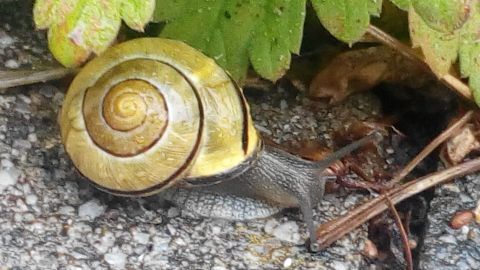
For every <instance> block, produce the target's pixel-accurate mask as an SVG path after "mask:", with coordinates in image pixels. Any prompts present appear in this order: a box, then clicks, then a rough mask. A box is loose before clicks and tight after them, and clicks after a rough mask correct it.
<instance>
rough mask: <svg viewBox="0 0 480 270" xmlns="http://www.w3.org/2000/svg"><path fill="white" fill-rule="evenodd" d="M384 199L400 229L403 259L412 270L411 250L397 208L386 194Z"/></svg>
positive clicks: (409, 269)
mask: <svg viewBox="0 0 480 270" xmlns="http://www.w3.org/2000/svg"><path fill="white" fill-rule="evenodd" d="M384 197H385V201H386V202H387V203H388V207H389V208H390V210H391V211H392V214H393V217H394V218H395V223H397V227H398V230H399V231H400V235H401V236H402V243H403V249H404V252H405V261H406V262H407V269H408V270H413V260H412V251H411V250H410V245H409V243H408V235H407V232H406V231H405V227H404V226H403V224H402V219H401V218H400V216H399V215H398V212H397V209H396V208H395V205H393V203H392V201H391V200H390V198H389V197H388V194H385V195H384Z"/></svg>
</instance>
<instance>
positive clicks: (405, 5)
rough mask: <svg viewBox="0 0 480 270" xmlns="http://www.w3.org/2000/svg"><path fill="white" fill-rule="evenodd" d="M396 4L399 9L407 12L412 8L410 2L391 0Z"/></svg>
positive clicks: (407, 0) (408, 0)
mask: <svg viewBox="0 0 480 270" xmlns="http://www.w3.org/2000/svg"><path fill="white" fill-rule="evenodd" d="M390 2H392V3H394V4H395V5H396V6H397V7H398V8H399V9H403V10H405V11H407V10H408V9H409V8H410V2H411V1H410V0H390Z"/></svg>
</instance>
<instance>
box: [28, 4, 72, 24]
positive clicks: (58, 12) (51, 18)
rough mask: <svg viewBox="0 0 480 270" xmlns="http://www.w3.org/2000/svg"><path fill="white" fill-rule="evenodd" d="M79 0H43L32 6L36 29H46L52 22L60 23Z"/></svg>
mask: <svg viewBox="0 0 480 270" xmlns="http://www.w3.org/2000/svg"><path fill="white" fill-rule="evenodd" d="M78 2H79V0H48V1H47V0H43V1H36V2H35V4H34V6H33V17H34V19H35V25H36V27H37V28H38V29H46V28H48V27H50V26H51V25H53V24H61V23H63V22H64V21H65V20H66V16H67V15H68V14H70V13H71V12H73V10H74V9H75V7H76V6H77V4H78Z"/></svg>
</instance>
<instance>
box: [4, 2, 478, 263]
mask: <svg viewBox="0 0 480 270" xmlns="http://www.w3.org/2000/svg"><path fill="white" fill-rule="evenodd" d="M15 2H16V3H15ZM5 3H7V4H5ZM18 3H20V4H18ZM2 4H4V5H19V7H21V8H22V9H18V10H17V9H16V12H8V11H6V10H5V9H2V6H1V5H2ZM30 6H31V1H12V0H0V71H2V70H12V69H13V70H18V69H30V68H36V67H37V66H38V65H39V64H41V65H45V64H46V65H47V66H48V65H51V64H53V63H54V61H53V59H52V57H51V55H50V54H49V53H48V49H47V46H46V39H45V35H44V33H42V32H34V31H33V28H32V23H31V16H30V13H29V12H28V7H30ZM23 8H25V10H23ZM0 88H1V86H0ZM64 91H65V88H64V87H62V88H58V87H57V86H55V85H53V84H38V85H34V86H29V87H18V88H15V89H8V90H1V95H0V270H4V269H216V270H221V269H368V268H372V269H374V267H373V266H370V265H369V264H368V263H367V262H366V261H365V260H364V258H363V257H362V256H361V255H360V252H361V250H362V249H363V245H364V242H365V240H366V237H367V233H366V228H365V227H362V228H359V229H357V230H355V231H353V232H352V233H350V234H349V235H347V236H346V237H344V238H342V239H341V240H339V241H338V242H337V243H335V244H334V245H333V246H332V247H331V248H329V249H328V250H326V251H324V252H322V253H321V254H317V255H312V254H309V253H307V252H306V250H305V248H304V246H303V242H304V241H305V239H306V238H307V234H306V228H305V224H304V223H303V222H302V220H301V217H300V216H299V214H298V213H297V212H284V213H282V214H279V215H276V216H274V217H271V218H268V219H266V220H258V221H252V222H230V221H223V220H214V219H203V218H198V217H195V216H194V215H193V214H192V213H188V212H186V211H182V210H181V209H178V208H175V207H171V206H169V204H167V203H165V202H164V201H163V200H161V198H159V197H157V196H153V197H149V198H137V199H128V198H119V197H114V196H111V195H108V194H105V193H103V192H100V191H98V190H96V189H94V188H93V187H91V186H90V185H88V184H87V183H86V182H85V181H83V180H82V179H80V178H79V176H78V175H77V174H76V173H75V171H74V169H73V166H72V164H71V163H70V161H69V160H68V158H67V157H66V155H65V153H64V150H63V147H62V146H61V144H60V141H59V137H58V128H57V123H56V115H57V112H58V110H59V106H60V105H61V103H62V100H63V97H64V94H63V93H64ZM248 99H249V102H250V104H252V107H251V111H252V115H253V117H254V118H255V120H256V126H257V128H258V129H259V131H260V132H262V134H264V135H265V136H268V137H269V138H271V139H273V140H274V141H275V142H277V143H280V144H283V143H289V144H293V145H295V144H298V143H299V142H301V141H305V140H316V141H320V142H322V143H323V144H324V145H326V146H329V147H331V146H332V142H331V136H332V135H331V134H332V133H333V132H334V131H335V130H337V129H339V128H342V127H343V126H345V125H348V123H349V122H350V121H353V120H354V119H358V120H369V119H375V118H376V117H378V116H379V104H378V100H376V99H375V98H374V97H373V96H371V95H368V94H364V95H358V96H355V97H353V98H350V99H349V100H348V101H347V102H346V103H345V104H343V105H340V106H334V107H331V106H327V104H325V103H321V102H313V101H310V100H308V99H306V98H304V97H303V96H302V95H297V94H292V93H291V92H290V91H288V90H285V89H283V88H281V87H280V88H279V89H277V91H275V92H273V93H269V94H268V95H263V96H260V97H259V96H258V95H254V96H249V97H248ZM479 191H480V175H472V176H469V177H466V178H465V179H462V180H459V181H457V182H455V183H453V184H448V185H445V186H443V187H442V188H440V189H439V190H437V192H436V194H435V196H436V197H435V198H434V200H433V201H432V203H431V212H430V213H429V221H430V223H431V226H430V229H429V230H428V233H427V236H426V240H425V246H424V253H423V256H422V259H421V263H420V267H421V269H435V268H437V269H478V268H480V266H479V264H480V251H479V247H480V240H479V239H480V238H479V233H480V231H479V230H480V229H479V225H477V224H475V223H472V224H470V225H468V226H465V227H463V228H461V229H460V230H453V229H451V228H450V227H449V226H448V221H449V219H450V217H451V216H452V215H453V213H455V212H456V211H458V210H464V209H469V208H473V207H474V206H475V204H476V203H477V202H478V201H479V200H480V195H479ZM365 199H366V198H365V197H364V196H362V195H359V194H348V195H345V194H336V195H328V196H326V198H325V200H323V201H322V202H321V203H320V204H319V205H318V207H317V208H316V209H315V219H316V221H317V222H325V221H327V220H329V219H332V218H334V217H336V216H338V215H341V214H344V213H345V212H346V211H347V209H349V208H352V207H353V206H354V205H355V204H357V203H359V202H361V201H362V200H365Z"/></svg>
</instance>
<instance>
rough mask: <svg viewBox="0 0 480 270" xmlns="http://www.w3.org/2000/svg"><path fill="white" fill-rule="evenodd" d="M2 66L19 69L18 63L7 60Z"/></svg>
mask: <svg viewBox="0 0 480 270" xmlns="http://www.w3.org/2000/svg"><path fill="white" fill-rule="evenodd" d="M4 66H5V67H6V68H11V69H17V68H19V67H20V63H18V61H15V60H13V59H8V60H7V61H5V63H4Z"/></svg>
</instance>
